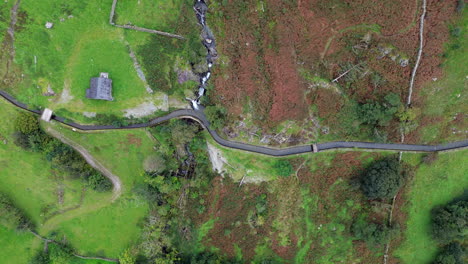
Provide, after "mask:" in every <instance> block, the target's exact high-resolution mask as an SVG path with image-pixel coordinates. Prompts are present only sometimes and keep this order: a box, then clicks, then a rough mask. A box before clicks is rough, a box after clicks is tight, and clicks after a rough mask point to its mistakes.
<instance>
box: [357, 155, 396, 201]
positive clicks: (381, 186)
mask: <svg viewBox="0 0 468 264" xmlns="http://www.w3.org/2000/svg"><path fill="white" fill-rule="evenodd" d="M404 179H405V173H404V172H403V170H402V168H401V164H400V163H399V162H398V160H396V159H395V158H385V159H382V160H378V161H375V162H374V163H372V164H371V165H370V166H369V167H368V168H367V169H366V170H365V171H364V173H363V175H362V181H361V189H362V191H363V193H364V195H365V196H366V197H367V198H368V199H370V200H372V199H388V198H392V197H394V196H395V195H396V193H397V192H398V190H399V189H400V187H401V185H402V184H403V182H404Z"/></svg>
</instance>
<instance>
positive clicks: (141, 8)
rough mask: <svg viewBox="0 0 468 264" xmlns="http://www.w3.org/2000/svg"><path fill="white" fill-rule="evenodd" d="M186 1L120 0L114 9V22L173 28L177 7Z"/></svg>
mask: <svg viewBox="0 0 468 264" xmlns="http://www.w3.org/2000/svg"><path fill="white" fill-rule="evenodd" d="M184 3H187V1H186V0H166V1H153V0H139V1H131V0H120V1H119V2H118V4H117V8H116V10H115V12H116V14H117V19H116V21H115V22H116V23H117V24H120V25H125V24H132V25H135V26H139V27H144V28H150V29H157V30H162V31H164V30H167V31H168V32H171V33H177V32H172V31H173V30H174V28H173V27H171V26H173V24H174V22H175V20H176V19H177V16H178V15H179V11H178V9H179V7H180V6H181V5H182V4H184Z"/></svg>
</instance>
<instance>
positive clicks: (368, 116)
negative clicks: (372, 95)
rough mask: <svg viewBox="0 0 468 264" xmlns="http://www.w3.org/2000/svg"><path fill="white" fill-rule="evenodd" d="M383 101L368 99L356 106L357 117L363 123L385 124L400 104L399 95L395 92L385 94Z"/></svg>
mask: <svg viewBox="0 0 468 264" xmlns="http://www.w3.org/2000/svg"><path fill="white" fill-rule="evenodd" d="M384 99H385V100H384V102H383V103H380V102H376V101H370V102H367V103H365V104H361V105H359V106H358V112H357V115H358V118H359V120H360V121H361V122H362V123H363V124H367V125H371V126H386V125H388V123H389V122H390V120H392V119H393V117H394V116H395V114H396V113H397V112H398V110H399V109H400V107H401V106H402V104H401V101H400V97H399V96H398V95H397V94H395V93H389V94H387V95H386V96H385V98H384Z"/></svg>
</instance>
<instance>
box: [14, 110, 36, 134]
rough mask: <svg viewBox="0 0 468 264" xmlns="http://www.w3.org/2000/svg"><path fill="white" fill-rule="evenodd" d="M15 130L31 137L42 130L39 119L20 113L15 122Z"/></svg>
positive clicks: (29, 114)
mask: <svg viewBox="0 0 468 264" xmlns="http://www.w3.org/2000/svg"><path fill="white" fill-rule="evenodd" d="M15 129H16V130H17V131H19V132H21V133H23V134H26V135H29V134H32V133H34V132H36V131H38V130H39V129H40V127H39V121H38V120H37V118H36V117H35V116H34V115H33V114H31V113H26V112H20V113H19V115H18V117H17V118H16V120H15Z"/></svg>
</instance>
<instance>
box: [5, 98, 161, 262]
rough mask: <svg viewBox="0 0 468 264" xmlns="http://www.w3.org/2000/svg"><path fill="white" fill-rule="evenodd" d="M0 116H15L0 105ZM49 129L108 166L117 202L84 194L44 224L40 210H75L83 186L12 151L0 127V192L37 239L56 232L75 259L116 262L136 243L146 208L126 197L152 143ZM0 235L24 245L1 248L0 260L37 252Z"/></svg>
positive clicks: (9, 126) (36, 158)
mask: <svg viewBox="0 0 468 264" xmlns="http://www.w3.org/2000/svg"><path fill="white" fill-rule="evenodd" d="M0 110H1V111H0V116H2V118H5V117H6V116H8V117H9V118H12V117H14V116H15V115H16V113H17V110H15V109H14V107H13V106H11V105H9V104H8V103H6V102H5V101H4V100H1V101H0ZM51 126H54V125H51ZM54 128H55V129H57V130H58V131H61V132H63V134H64V135H66V136H67V137H69V138H70V139H72V140H73V141H75V142H77V143H79V144H82V145H83V146H85V147H87V148H89V151H90V152H91V153H92V154H93V155H95V157H96V158H97V159H98V160H99V161H100V162H101V163H102V164H104V165H106V166H109V169H110V170H111V171H112V172H113V173H115V174H116V175H118V176H119V177H120V178H121V180H122V183H123V194H122V196H121V197H120V198H118V199H117V200H116V201H115V202H111V198H112V194H111V193H110V192H109V193H98V192H95V191H92V190H86V192H85V195H84V199H83V203H82V205H81V207H79V208H78V209H74V210H71V211H68V212H65V213H62V214H59V215H56V216H54V217H52V218H50V219H48V220H47V221H45V220H46V219H45V216H47V215H48V214H45V215H44V208H46V207H47V208H49V210H48V211H47V212H53V211H55V210H58V209H67V208H69V207H73V206H75V205H77V204H78V203H79V200H80V197H81V191H82V188H83V184H82V182H81V181H80V180H69V179H67V177H66V175H61V174H60V172H55V171H54V170H53V169H51V168H50V165H49V163H48V162H47V161H46V160H45V159H44V158H43V157H42V156H41V154H38V153H31V152H26V151H24V150H22V149H20V148H19V147H17V146H16V145H14V143H13V138H12V136H11V134H12V133H13V123H12V122H10V123H6V122H3V123H1V124H0V135H1V136H2V138H4V139H6V140H7V141H8V143H7V144H6V145H5V144H3V143H0V164H2V168H4V169H2V170H0V191H1V192H4V193H6V194H7V195H9V196H10V197H11V198H12V199H13V200H14V202H15V203H16V204H17V206H19V207H20V208H21V209H23V210H24V211H25V212H26V213H27V215H28V216H29V217H31V219H32V220H33V221H34V223H35V224H36V225H37V226H38V231H39V233H41V234H42V235H45V236H49V235H50V234H51V232H57V233H58V234H59V235H60V236H61V235H63V236H65V237H66V238H67V240H68V241H69V242H70V243H71V245H72V246H73V247H74V248H76V250H77V251H78V252H80V253H81V254H85V255H86V254H91V255H95V254H100V255H105V256H108V257H114V258H115V257H118V255H119V254H120V253H121V252H122V251H123V250H125V249H126V248H127V247H129V246H130V245H132V244H133V243H135V242H136V240H137V239H138V238H139V234H140V227H139V225H138V223H139V222H140V221H141V220H142V219H143V218H144V217H145V216H146V214H147V212H148V204H147V202H146V201H144V200H142V199H141V198H140V197H137V196H136V195H134V194H132V192H131V191H132V187H133V186H134V184H135V183H138V182H141V181H142V178H141V177H140V176H141V174H142V173H143V161H144V159H145V157H146V156H147V155H149V154H150V153H151V152H152V151H153V150H152V146H153V144H154V143H153V142H152V141H151V139H150V138H149V137H148V136H147V134H146V133H145V131H143V130H138V131H132V132H131V133H129V132H124V131H114V132H108V133H97V134H78V133H76V132H72V131H71V130H69V129H65V128H63V129H60V128H59V127H57V125H55V126H54ZM66 130H68V131H66ZM119 160H125V162H119ZM59 176H63V177H59ZM62 178H63V179H62ZM62 185H63V186H64V187H63V188H64V201H63V204H61V205H60V204H58V198H57V189H58V186H62ZM32 201H34V202H32ZM1 232H2V233H4V234H5V237H11V241H19V240H20V239H21V241H28V242H24V244H23V245H22V246H18V245H17V246H15V247H14V248H15V249H17V250H3V248H2V250H0V256H2V257H5V258H6V259H10V258H11V259H15V258H19V257H24V254H23V253H21V252H23V251H27V252H29V253H28V254H27V255H26V256H31V255H32V254H33V253H34V250H36V249H37V248H40V247H41V244H42V243H41V242H40V241H39V240H37V239H33V238H29V237H28V236H26V235H24V236H23V235H21V237H15V236H16V234H15V232H12V231H11V230H4V229H3V230H1ZM1 242H2V243H3V242H4V241H3V239H2V241H1ZM15 243H16V242H15ZM18 243H20V242H18ZM12 263H23V262H22V261H19V262H12Z"/></svg>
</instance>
